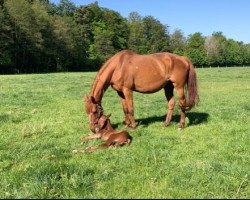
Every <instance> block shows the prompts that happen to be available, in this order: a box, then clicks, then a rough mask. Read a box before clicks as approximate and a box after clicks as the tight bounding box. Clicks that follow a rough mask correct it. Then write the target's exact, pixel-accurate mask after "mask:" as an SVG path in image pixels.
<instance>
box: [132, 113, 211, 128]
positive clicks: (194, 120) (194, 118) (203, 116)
mask: <svg viewBox="0 0 250 200" xmlns="http://www.w3.org/2000/svg"><path fill="white" fill-rule="evenodd" d="M186 117H187V118H188V119H189V123H188V126H192V125H197V124H201V123H204V122H207V120H208V117H209V114H208V113H200V112H187V113H186ZM165 118H166V115H163V116H152V117H148V118H140V119H136V122H137V124H138V125H143V126H148V125H149V124H152V123H155V122H164V121H165ZM179 120H180V115H179V114H176V115H173V118H172V121H171V122H175V123H179Z"/></svg>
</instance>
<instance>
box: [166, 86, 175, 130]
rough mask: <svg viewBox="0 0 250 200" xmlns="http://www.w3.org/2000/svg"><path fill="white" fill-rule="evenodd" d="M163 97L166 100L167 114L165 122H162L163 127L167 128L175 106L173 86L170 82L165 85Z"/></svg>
mask: <svg viewBox="0 0 250 200" xmlns="http://www.w3.org/2000/svg"><path fill="white" fill-rule="evenodd" d="M164 92H165V96H166V98H167V100H168V113H167V116H166V120H165V122H164V125H165V126H166V127H167V126H168V125H169V124H170V122H171V120H172V117H173V112H174V106H175V100H174V85H173V83H172V82H171V81H169V82H168V83H167V85H166V86H165V88H164Z"/></svg>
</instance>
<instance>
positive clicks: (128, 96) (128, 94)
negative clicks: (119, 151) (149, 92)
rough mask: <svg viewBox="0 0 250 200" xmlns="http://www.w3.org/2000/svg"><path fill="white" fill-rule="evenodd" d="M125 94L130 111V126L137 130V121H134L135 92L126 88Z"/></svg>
mask: <svg viewBox="0 0 250 200" xmlns="http://www.w3.org/2000/svg"><path fill="white" fill-rule="evenodd" d="M123 94H124V96H125V101H126V105H127V111H128V120H129V125H128V126H129V127H130V128H135V127H136V124H135V119H134V102H133V91H132V90H130V89H128V88H124V89H123Z"/></svg>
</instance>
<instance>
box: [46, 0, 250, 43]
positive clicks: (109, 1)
mask: <svg viewBox="0 0 250 200" xmlns="http://www.w3.org/2000/svg"><path fill="white" fill-rule="evenodd" d="M95 1H96V0H71V2H72V3H74V4H75V5H76V6H80V5H87V4H90V3H93V2H95ZM50 2H51V3H55V4H58V3H59V2H60V0H50ZM98 5H99V6H100V7H104V8H108V9H111V10H115V11H117V12H119V13H120V14H121V15H122V16H123V17H128V15H129V13H131V12H134V11H135V12H138V13H139V14H140V15H141V16H142V17H144V16H148V15H151V16H153V17H154V18H156V19H158V20H159V21H160V22H161V23H162V24H164V25H167V26H169V30H170V33H172V32H173V31H174V30H175V29H180V30H181V31H182V32H183V34H184V36H186V37H187V36H188V35H189V34H193V33H195V32H201V33H202V34H203V36H210V35H212V33H213V32H218V31H221V32H222V33H223V35H224V36H226V37H227V38H228V39H234V40H236V41H242V42H244V43H250V0H98Z"/></svg>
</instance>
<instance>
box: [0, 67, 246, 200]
mask: <svg viewBox="0 0 250 200" xmlns="http://www.w3.org/2000/svg"><path fill="white" fill-rule="evenodd" d="M197 73H198V83H199V92H200V104H199V106H198V107H196V108H194V109H192V110H191V111H190V112H188V113H187V117H186V120H187V125H186V128H185V129H184V130H183V131H178V130H177V129H178V120H179V114H178V113H179V108H178V106H176V108H175V115H174V119H173V122H172V124H171V125H170V126H169V127H168V128H165V127H163V120H164V117H165V114H166V109H167V107H166V100H165V97H164V92H163V90H162V91H159V92H157V93H154V94H139V93H134V103H135V118H136V122H137V123H138V126H137V128H136V129H135V130H131V129H128V131H129V133H130V134H131V135H132V137H133V141H132V143H131V145H130V146H125V147H122V148H117V149H107V150H103V151H98V152H94V153H90V154H73V153H72V150H74V149H84V148H86V147H88V146H93V145H98V144H100V143H101V141H100V140H92V141H88V142H87V143H85V144H83V145H81V144H80V138H81V137H82V136H84V135H86V134H88V133H90V131H89V128H88V122H87V115H86V113H85V110H84V104H83V97H82V95H83V94H84V93H89V91H90V88H91V85H92V82H93V80H94V77H95V74H96V73H94V72H89V73H51V74H32V75H1V76H0V105H1V107H0V177H1V178H0V180H1V181H0V198H250V184H249V183H250V181H249V179H250V67H238V68H204V69H197ZM102 105H103V108H104V112H105V113H106V114H109V113H111V114H112V115H111V123H112V126H113V127H115V128H117V129H124V126H123V124H122V122H123V119H124V116H123V111H122V106H121V104H120V100H119V98H118V95H117V94H116V92H115V91H114V90H112V89H111V88H109V89H108V90H107V91H106V93H105V95H104V98H103V102H102Z"/></svg>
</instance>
